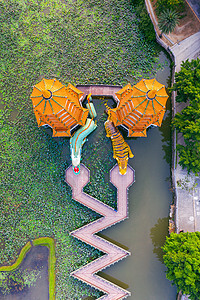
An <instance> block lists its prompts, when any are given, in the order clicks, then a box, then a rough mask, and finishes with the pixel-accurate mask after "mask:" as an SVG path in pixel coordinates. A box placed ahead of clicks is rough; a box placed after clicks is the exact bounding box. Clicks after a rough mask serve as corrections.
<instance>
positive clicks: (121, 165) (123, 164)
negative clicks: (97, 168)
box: [116, 157, 128, 175]
mask: <svg viewBox="0 0 200 300" xmlns="http://www.w3.org/2000/svg"><path fill="white" fill-rule="evenodd" d="M116 160H117V163H118V166H119V173H120V174H121V175H125V174H126V171H127V164H128V157H127V158H123V159H119V158H118V157H116Z"/></svg>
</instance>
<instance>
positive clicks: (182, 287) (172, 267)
mask: <svg viewBox="0 0 200 300" xmlns="http://www.w3.org/2000/svg"><path fill="white" fill-rule="evenodd" d="M162 249H163V251H164V256H163V259H164V263H165V265H166V267H167V272H166V276H167V278H168V279H169V280H171V281H172V284H173V285H174V284H175V285H176V286H177V289H178V291H182V293H183V294H186V295H190V299H191V300H197V299H200V232H190V233H189V232H186V233H184V232H181V233H180V234H176V233H171V235H170V237H167V238H166V242H165V245H164V247H162Z"/></svg>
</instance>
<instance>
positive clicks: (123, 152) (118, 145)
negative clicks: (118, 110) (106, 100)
mask: <svg viewBox="0 0 200 300" xmlns="http://www.w3.org/2000/svg"><path fill="white" fill-rule="evenodd" d="M105 106H106V108H107V110H106V112H107V113H108V119H107V121H106V122H105V123H104V126H105V130H106V136H107V137H110V138H111V141H112V146H113V158H115V159H116V160H117V163H118V166H119V173H120V174H121V175H125V174H126V171H127V164H128V159H129V157H130V158H132V157H133V156H134V155H133V153H132V152H131V149H130V147H129V145H128V144H127V143H126V142H125V140H124V138H123V136H122V135H121V133H120V132H119V130H118V128H117V127H115V126H114V124H113V122H112V119H111V114H110V111H109V110H110V107H108V106H107V105H106V104H105Z"/></svg>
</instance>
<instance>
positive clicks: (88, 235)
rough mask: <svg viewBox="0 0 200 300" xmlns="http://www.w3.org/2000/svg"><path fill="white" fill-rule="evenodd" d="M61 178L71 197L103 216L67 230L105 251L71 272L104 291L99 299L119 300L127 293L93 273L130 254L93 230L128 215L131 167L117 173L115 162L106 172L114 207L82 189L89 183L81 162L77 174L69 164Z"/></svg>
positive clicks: (132, 176)
mask: <svg viewBox="0 0 200 300" xmlns="http://www.w3.org/2000/svg"><path fill="white" fill-rule="evenodd" d="M65 181H66V182H67V183H68V184H69V185H70V186H71V188H72V196H73V199H74V200H76V201H78V202H80V203H81V204H83V205H85V206H87V207H89V208H90V209H92V210H94V211H96V212H97V213H99V214H100V215H102V216H103V217H102V218H100V219H98V220H96V221H94V222H92V223H89V224H87V225H85V226H83V227H81V228H79V229H77V230H75V231H73V232H71V235H73V236H74V237H76V238H78V239H80V240H81V241H83V242H85V243H87V244H90V245H91V246H93V247H95V248H97V249H99V250H101V251H102V252H104V253H106V254H105V255H104V256H102V257H100V258H99V259H96V260H95V261H93V262H91V263H89V264H87V265H86V266H84V267H82V268H80V269H78V270H76V271H74V272H73V273H72V274H71V275H72V276H74V277H76V278H77V279H80V280H82V281H84V282H86V283H87V284H89V285H91V286H93V287H95V288H97V289H99V290H101V291H103V292H104V293H106V295H105V296H103V297H101V299H102V300H103V299H104V300H120V299H124V298H126V297H127V296H130V292H128V291H126V290H124V289H122V288H121V287H118V286H117V285H115V284H113V283H111V282H108V281H107V280H105V279H103V278H101V277H99V276H97V275H95V273H97V272H99V271H101V270H103V269H105V268H106V267H108V266H110V265H111V264H114V263H115V262H117V261H119V260H121V259H122V258H124V257H126V256H127V255H129V254H130V253H129V252H128V251H126V250H124V249H122V248H120V247H118V246H116V245H114V244H112V243H110V242H108V241H106V240H104V239H103V238H101V237H99V236H97V235H95V233H97V232H99V231H101V230H103V229H105V228H108V227H109V226H112V225H114V224H116V223H118V222H120V221H122V220H124V219H126V218H127V217H128V208H127V207H128V206H127V204H128V196H127V190H128V188H129V186H130V185H131V184H132V183H133V182H134V171H133V169H132V168H131V167H130V166H128V167H127V173H126V174H125V175H120V174H119V167H118V165H116V166H115V167H114V168H113V169H112V170H111V171H110V181H111V183H112V184H113V185H114V186H116V188H117V210H114V209H113V208H111V207H109V206H108V205H106V204H104V203H102V202H100V201H99V200H97V199H95V198H93V197H91V196H89V195H87V194H85V193H84V192H83V187H84V186H85V185H86V184H87V183H88V182H89V170H88V169H87V168H86V167H85V166H84V165H83V164H81V171H80V173H79V174H78V175H75V174H74V173H73V170H72V167H69V168H68V169H67V171H66V177H65Z"/></svg>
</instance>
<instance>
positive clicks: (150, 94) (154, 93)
mask: <svg viewBox="0 0 200 300" xmlns="http://www.w3.org/2000/svg"><path fill="white" fill-rule="evenodd" d="M147 97H148V98H149V99H154V98H155V97H156V90H150V91H148V92H147Z"/></svg>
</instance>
